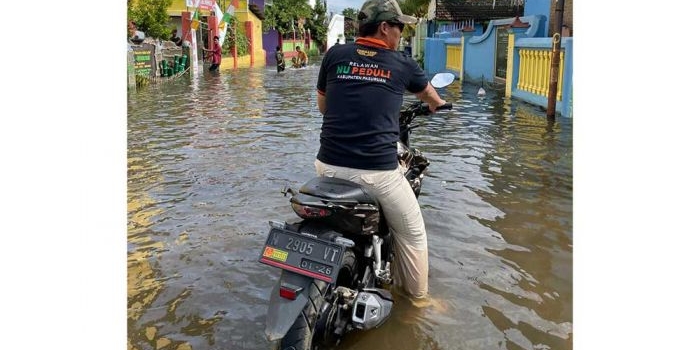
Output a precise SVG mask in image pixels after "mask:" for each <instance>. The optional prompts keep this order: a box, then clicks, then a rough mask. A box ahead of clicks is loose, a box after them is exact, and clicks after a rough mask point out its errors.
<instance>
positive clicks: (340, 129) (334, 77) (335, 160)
mask: <svg viewBox="0 0 700 350" xmlns="http://www.w3.org/2000/svg"><path fill="white" fill-rule="evenodd" d="M427 84H428V80H427V78H426V77H425V75H424V74H423V72H422V70H420V68H419V67H418V65H417V63H416V62H415V61H413V60H412V59H410V58H408V57H405V56H403V55H401V54H400V53H399V52H397V51H395V50H391V49H389V48H388V47H386V45H384V44H382V43H381V42H379V41H374V40H372V39H367V38H360V39H358V40H357V42H355V43H351V44H346V45H337V46H333V47H331V49H329V50H328V52H327V53H326V55H325V56H324V58H323V62H322V63H321V69H320V72H319V79H318V83H317V86H316V87H317V89H318V91H319V92H320V93H323V94H324V96H325V99H326V105H327V109H326V112H325V113H324V118H323V126H322V129H321V149H320V151H319V156H318V158H319V160H321V161H323V162H325V163H328V164H333V165H338V166H345V167H351V168H359V169H381V170H386V169H394V168H396V164H397V158H396V141H398V137H399V124H398V114H399V111H400V110H401V104H402V103H403V93H404V91H405V90H409V91H411V92H418V91H422V90H423V89H424V88H425V87H426V85H427Z"/></svg>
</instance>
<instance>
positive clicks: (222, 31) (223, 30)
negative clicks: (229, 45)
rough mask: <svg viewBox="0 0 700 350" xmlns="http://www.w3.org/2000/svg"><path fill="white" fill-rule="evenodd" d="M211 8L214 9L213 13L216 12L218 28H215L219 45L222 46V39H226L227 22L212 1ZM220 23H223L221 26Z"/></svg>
mask: <svg viewBox="0 0 700 350" xmlns="http://www.w3.org/2000/svg"><path fill="white" fill-rule="evenodd" d="M229 7H230V6H229ZM212 9H213V10H214V14H216V21H217V22H219V28H217V32H218V33H219V35H218V37H219V45H221V46H224V40H226V28H228V23H226V21H224V20H223V19H224V13H223V12H221V9H220V8H219V5H218V4H217V3H214V6H213V7H212ZM221 23H223V26H222V25H221Z"/></svg>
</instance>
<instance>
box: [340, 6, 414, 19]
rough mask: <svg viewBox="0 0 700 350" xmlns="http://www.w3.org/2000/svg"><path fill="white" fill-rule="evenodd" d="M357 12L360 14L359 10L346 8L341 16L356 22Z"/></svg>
mask: <svg viewBox="0 0 700 350" xmlns="http://www.w3.org/2000/svg"><path fill="white" fill-rule="evenodd" d="M402 11H403V10H402ZM359 12H360V10H358V9H354V8H352V7H348V8H346V9H344V10H343V12H342V13H341V14H342V15H343V16H345V17H347V18H352V19H354V20H356V19H357V14H358V13H359Z"/></svg>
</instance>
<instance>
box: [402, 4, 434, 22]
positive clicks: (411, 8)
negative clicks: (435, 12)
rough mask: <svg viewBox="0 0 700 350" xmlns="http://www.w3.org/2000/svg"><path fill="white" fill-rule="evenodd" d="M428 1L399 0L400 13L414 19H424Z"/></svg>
mask: <svg viewBox="0 0 700 350" xmlns="http://www.w3.org/2000/svg"><path fill="white" fill-rule="evenodd" d="M428 4H430V0H399V7H401V12H403V13H405V14H407V15H410V16H414V17H416V18H420V17H425V15H426V14H427V13H428Z"/></svg>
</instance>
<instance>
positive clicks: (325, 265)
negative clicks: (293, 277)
mask: <svg viewBox="0 0 700 350" xmlns="http://www.w3.org/2000/svg"><path fill="white" fill-rule="evenodd" d="M344 249H345V247H344V246H342V245H340V244H337V243H333V242H328V241H324V240H321V239H318V238H314V237H309V236H304V235H302V234H299V233H296V232H293V231H289V230H283V229H279V228H275V227H273V228H272V229H271V230H270V233H269V234H268V236H267V241H266V242H265V247H263V251H262V254H261V255H260V260H259V261H260V262H261V263H263V264H267V265H270V266H274V267H279V268H281V269H284V270H287V271H291V272H295V273H298V274H300V275H304V276H308V277H312V278H315V279H318V280H321V281H326V282H328V283H334V282H335V280H336V278H338V271H339V270H340V264H341V262H342V260H343V253H344Z"/></svg>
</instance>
